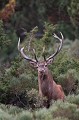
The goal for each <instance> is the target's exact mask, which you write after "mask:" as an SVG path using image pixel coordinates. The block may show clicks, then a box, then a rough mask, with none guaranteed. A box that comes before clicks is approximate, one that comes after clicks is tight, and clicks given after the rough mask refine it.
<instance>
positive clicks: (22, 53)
mask: <svg viewBox="0 0 79 120" xmlns="http://www.w3.org/2000/svg"><path fill="white" fill-rule="evenodd" d="M18 50H19V51H20V53H21V55H22V56H23V57H24V58H25V59H26V60H28V61H31V62H35V63H37V61H36V60H34V59H31V58H29V57H28V56H27V55H25V53H24V47H22V48H20V38H19V41H18Z"/></svg>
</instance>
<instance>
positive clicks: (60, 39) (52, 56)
mask: <svg viewBox="0 0 79 120" xmlns="http://www.w3.org/2000/svg"><path fill="white" fill-rule="evenodd" d="M60 34H61V38H59V37H58V36H57V35H56V34H55V33H54V35H53V36H54V38H57V39H58V40H59V41H60V46H59V47H58V48H57V50H56V52H55V53H54V54H52V55H51V56H50V57H48V58H47V59H46V61H49V60H50V59H52V58H54V57H55V56H56V55H57V54H58V53H59V52H60V50H61V48H62V45H63V39H64V37H63V34H62V33H61V32H60Z"/></svg>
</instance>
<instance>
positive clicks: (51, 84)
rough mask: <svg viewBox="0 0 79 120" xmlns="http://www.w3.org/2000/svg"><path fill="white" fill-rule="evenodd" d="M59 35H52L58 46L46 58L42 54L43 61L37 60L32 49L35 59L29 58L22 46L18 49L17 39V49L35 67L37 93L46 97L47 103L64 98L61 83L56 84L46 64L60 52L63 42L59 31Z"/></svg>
mask: <svg viewBox="0 0 79 120" xmlns="http://www.w3.org/2000/svg"><path fill="white" fill-rule="evenodd" d="M60 34H61V37H62V38H59V37H58V36H57V35H56V34H54V35H53V36H54V37H55V38H57V39H58V40H59V41H60V46H59V47H58V48H57V50H56V52H55V53H53V54H52V55H51V56H50V57H48V58H47V59H46V58H45V56H44V61H38V59H37V56H36V54H35V50H34V49H33V52H34V56H35V59H31V58H29V57H28V56H26V55H25V53H24V47H23V48H21V49H20V39H19V41H18V50H19V51H20V52H21V54H22V56H23V57H24V58H25V59H26V60H28V61H29V62H30V63H31V64H32V65H33V66H34V67H36V68H37V71H38V85H39V95H40V96H41V97H46V98H47V100H48V104H49V103H50V101H51V100H52V99H53V100H57V99H62V100H64V96H65V95H64V91H63V89H62V87H61V85H58V84H56V82H55V81H54V80H53V77H52V74H51V72H50V71H49V69H48V65H49V64H50V63H51V62H52V61H53V60H54V59H53V58H54V57H55V56H56V55H57V54H58V53H59V52H60V50H61V48H62V44H63V39H64V38H63V35H62V33H61V32H60Z"/></svg>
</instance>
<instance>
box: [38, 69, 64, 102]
mask: <svg viewBox="0 0 79 120" xmlns="http://www.w3.org/2000/svg"><path fill="white" fill-rule="evenodd" d="M38 84H39V94H40V96H41V97H47V99H48V101H49V102H50V101H51V100H52V99H53V100H57V99H61V100H64V97H65V94H64V91H63V89H62V87H61V85H57V84H56V82H55V81H54V80H53V77H52V75H51V73H50V71H49V70H48V67H46V68H45V70H44V71H43V70H42V71H39V69H38Z"/></svg>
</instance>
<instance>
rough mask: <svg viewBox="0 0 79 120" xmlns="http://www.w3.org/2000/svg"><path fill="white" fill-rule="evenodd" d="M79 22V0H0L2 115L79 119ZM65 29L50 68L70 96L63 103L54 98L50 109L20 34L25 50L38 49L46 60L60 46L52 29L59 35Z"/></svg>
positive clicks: (24, 119) (21, 119)
mask: <svg viewBox="0 0 79 120" xmlns="http://www.w3.org/2000/svg"><path fill="white" fill-rule="evenodd" d="M78 26H79V1H78V0H66V1H65V0H52V1H51V0H49V2H48V0H31V1H29V0H27V1H26V0H23V1H21V0H1V2H0V119H1V120H9V119H13V120H31V119H32V120H33V119H34V120H48V119H50V120H52V119H54V120H63V119H64V120H79V27H78ZM60 31H61V32H62V33H63V35H64V38H65V39H64V43H63V48H62V50H61V52H60V53H59V54H58V55H57V56H56V57H55V59H54V61H53V63H52V64H51V65H50V66H49V69H50V71H51V72H52V74H53V77H54V80H55V81H56V83H58V84H61V85H62V87H63V90H64V92H65V95H66V98H65V101H64V102H62V101H59V100H58V101H52V102H51V107H50V108H49V109H46V108H44V107H43V99H42V98H40V97H39V95H38V79H37V71H36V70H35V69H34V68H33V67H32V66H30V64H29V63H28V62H27V61H26V60H24V59H23V58H22V57H21V55H20V53H19V51H18V50H17V43H18V38H19V37H20V38H21V47H22V46H25V52H26V54H28V55H29V56H30V57H32V58H33V57H34V55H33V52H32V49H33V48H34V49H35V50H36V54H37V57H38V59H39V60H42V59H43V54H45V55H46V56H47V57H48V56H50V55H51V54H52V53H53V52H54V51H55V50H56V48H57V45H58V44H59V42H58V41H57V40H56V39H54V38H53V33H54V32H55V33H56V34H57V35H58V36H60V34H59V32H60ZM29 44H30V46H29ZM43 47H45V52H44V53H43ZM42 113H44V114H42Z"/></svg>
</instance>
